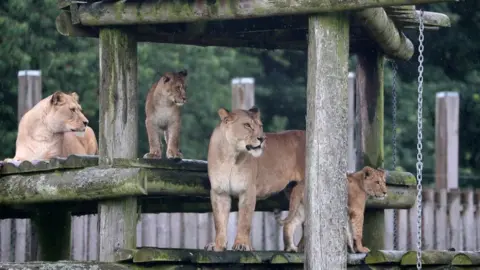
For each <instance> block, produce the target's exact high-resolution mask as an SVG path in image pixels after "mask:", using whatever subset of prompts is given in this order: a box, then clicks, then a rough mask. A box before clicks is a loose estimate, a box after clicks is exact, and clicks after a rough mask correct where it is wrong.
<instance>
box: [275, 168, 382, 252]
mask: <svg viewBox="0 0 480 270" xmlns="http://www.w3.org/2000/svg"><path fill="white" fill-rule="evenodd" d="M346 176H347V190H348V208H347V209H348V216H349V221H348V224H347V225H346V226H345V232H346V241H347V244H348V247H349V248H350V249H351V250H352V251H354V250H355V249H356V251H358V252H361V253H366V252H369V251H370V250H369V249H368V248H366V247H364V246H363V244H362V233H363V219H364V212H365V203H366V201H367V197H368V196H367V195H370V196H374V197H375V198H378V199H384V198H385V197H386V196H387V186H386V182H385V178H386V173H385V171H384V170H383V169H373V168H371V167H369V166H365V167H364V168H363V169H362V170H360V171H357V172H354V173H347V175H346ZM303 183H304V182H303ZM303 183H302V184H301V185H297V186H295V187H293V188H292V189H291V190H289V189H286V190H285V192H286V193H287V196H288V197H289V198H290V205H289V213H288V216H287V218H285V219H284V220H281V217H280V214H279V211H278V210H276V211H274V213H275V217H276V219H277V222H278V223H279V224H281V225H284V228H283V239H284V246H285V251H303V247H304V233H303V232H302V238H301V239H300V242H299V244H298V247H296V246H295V244H294V243H293V233H294V232H295V229H296V227H297V226H298V224H302V226H303V224H304V222H305V214H304V211H305V206H304V201H303V191H304V184H303ZM350 227H351V228H350ZM352 234H353V236H352ZM352 237H353V242H354V244H355V249H354V247H353V243H352Z"/></svg>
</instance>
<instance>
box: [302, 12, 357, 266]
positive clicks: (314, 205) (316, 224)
mask: <svg viewBox="0 0 480 270" xmlns="http://www.w3.org/2000/svg"><path fill="white" fill-rule="evenodd" d="M308 20H309V24H308V79H307V119H306V127H307V128H306V140H307V145H309V146H312V147H307V153H306V188H305V190H306V193H305V197H306V224H305V225H306V226H305V231H306V234H305V236H306V243H305V244H306V246H305V264H304V269H308V270H317V269H347V249H346V244H345V243H346V242H345V230H344V228H345V227H343V226H339V224H345V225H346V224H347V211H346V205H347V195H346V194H347V186H346V180H345V171H346V169H347V155H346V153H347V118H348V113H347V109H348V92H347V83H348V80H347V76H348V47H349V21H348V17H347V15H346V14H344V13H328V14H322V15H313V16H311V17H310V18H309V19H308ZM325 205H328V207H325Z"/></svg>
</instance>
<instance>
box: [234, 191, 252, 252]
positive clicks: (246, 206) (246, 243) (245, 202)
mask: <svg viewBox="0 0 480 270" xmlns="http://www.w3.org/2000/svg"><path fill="white" fill-rule="evenodd" d="M256 202H257V200H256V195H255V190H251V189H250V190H247V191H246V192H244V193H243V194H240V196H239V198H238V223H237V236H236V237H235V243H233V247H232V250H237V251H251V250H253V248H252V245H251V243H250V230H251V227H252V218H253V212H254V211H255V203H256Z"/></svg>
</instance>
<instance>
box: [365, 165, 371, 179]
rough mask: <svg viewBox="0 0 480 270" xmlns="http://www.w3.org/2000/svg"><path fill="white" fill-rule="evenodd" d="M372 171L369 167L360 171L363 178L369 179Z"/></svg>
mask: <svg viewBox="0 0 480 270" xmlns="http://www.w3.org/2000/svg"><path fill="white" fill-rule="evenodd" d="M372 170H373V168H372V167H369V166H365V167H363V169H362V171H363V175H364V178H366V177H369V176H370V174H372Z"/></svg>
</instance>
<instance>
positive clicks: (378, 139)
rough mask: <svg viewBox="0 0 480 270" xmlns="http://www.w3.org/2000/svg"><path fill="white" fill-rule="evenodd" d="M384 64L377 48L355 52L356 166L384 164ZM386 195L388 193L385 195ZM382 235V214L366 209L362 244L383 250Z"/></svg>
mask: <svg viewBox="0 0 480 270" xmlns="http://www.w3.org/2000/svg"><path fill="white" fill-rule="evenodd" d="M383 65H384V56H383V54H382V53H380V52H379V51H375V50H374V51H368V52H362V53H359V54H357V67H356V78H355V81H356V87H355V89H356V91H355V95H356V97H355V100H356V103H357V104H356V108H357V112H356V115H357V116H358V121H357V123H356V127H355V130H356V131H357V134H358V135H357V138H356V143H355V144H356V149H357V157H356V168H357V169H361V168H363V167H364V166H372V167H374V168H378V167H383V164H384V152H383V127H384V126H383V117H384V111H383V106H384V105H383V104H384V100H383V98H384V91H383V87H384V86H383ZM387 198H388V196H387ZM384 234H385V213H384V211H383V210H380V209H366V210H365V219H364V226H363V244H364V246H366V247H368V248H370V250H375V249H382V248H383V245H384V236H385V235H384Z"/></svg>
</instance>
